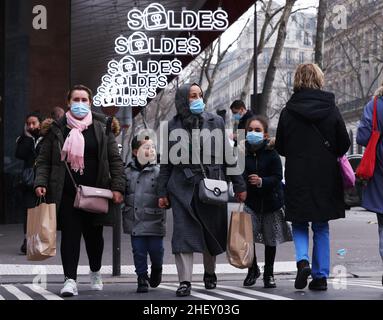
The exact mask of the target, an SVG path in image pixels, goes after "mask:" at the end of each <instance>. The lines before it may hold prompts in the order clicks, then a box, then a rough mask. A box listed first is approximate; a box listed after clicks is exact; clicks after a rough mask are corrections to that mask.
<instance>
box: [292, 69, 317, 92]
mask: <svg viewBox="0 0 383 320" xmlns="http://www.w3.org/2000/svg"><path fill="white" fill-rule="evenodd" d="M323 86H324V74H323V71H322V70H321V68H319V66H318V65H317V64H315V63H304V64H300V65H299V66H298V67H297V70H296V71H295V76H294V92H297V91H299V90H301V89H302V88H309V89H322V88H323Z"/></svg>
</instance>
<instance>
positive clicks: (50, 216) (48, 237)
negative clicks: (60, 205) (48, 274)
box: [27, 200, 56, 261]
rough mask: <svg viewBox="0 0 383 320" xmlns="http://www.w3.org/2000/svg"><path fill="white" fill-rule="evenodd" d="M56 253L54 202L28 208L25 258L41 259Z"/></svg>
mask: <svg viewBox="0 0 383 320" xmlns="http://www.w3.org/2000/svg"><path fill="white" fill-rule="evenodd" d="M55 255H56V204H55V203H51V204H47V203H41V200H40V204H39V205H38V206H36V207H34V208H31V209H28V220H27V259H28V260H31V261H41V260H45V259H47V258H49V257H54V256H55Z"/></svg>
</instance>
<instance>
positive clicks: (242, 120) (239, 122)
mask: <svg viewBox="0 0 383 320" xmlns="http://www.w3.org/2000/svg"><path fill="white" fill-rule="evenodd" d="M230 110H231V113H232V114H233V120H234V128H233V131H234V134H233V140H234V142H235V144H234V145H235V146H236V145H237V130H245V128H246V122H247V120H249V119H250V118H251V117H252V116H253V113H252V112H251V110H247V109H246V105H245V103H244V102H243V101H242V100H234V101H233V103H232V104H231V106H230Z"/></svg>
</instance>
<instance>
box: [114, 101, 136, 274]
mask: <svg viewBox="0 0 383 320" xmlns="http://www.w3.org/2000/svg"><path fill="white" fill-rule="evenodd" d="M126 108H128V107H123V109H122V124H123V125H122V133H121V135H122V136H121V145H122V150H121V155H120V156H121V158H122V159H123V161H124V160H125V158H124V151H125V148H124V142H125V137H126V130H127V129H126V128H125V126H124V124H125V123H124V122H125V121H126V111H127V110H126ZM129 109H130V110H131V108H129ZM118 206H119V210H116V215H117V216H116V217H114V219H113V221H114V223H113V272H112V274H113V277H117V276H120V275H121V223H122V221H121V205H118Z"/></svg>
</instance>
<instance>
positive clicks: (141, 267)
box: [131, 236, 164, 276]
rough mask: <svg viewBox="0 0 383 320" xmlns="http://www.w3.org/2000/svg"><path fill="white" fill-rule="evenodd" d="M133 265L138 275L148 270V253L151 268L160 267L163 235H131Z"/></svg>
mask: <svg viewBox="0 0 383 320" xmlns="http://www.w3.org/2000/svg"><path fill="white" fill-rule="evenodd" d="M131 239H132V248H133V258H134V266H135V267H136V274H137V275H138V276H141V275H145V274H146V273H147V272H148V260H147V259H148V254H149V256H150V261H151V262H152V268H155V269H159V268H162V263H163V258H164V247H163V241H162V239H163V237H161V236H132V237H131Z"/></svg>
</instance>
